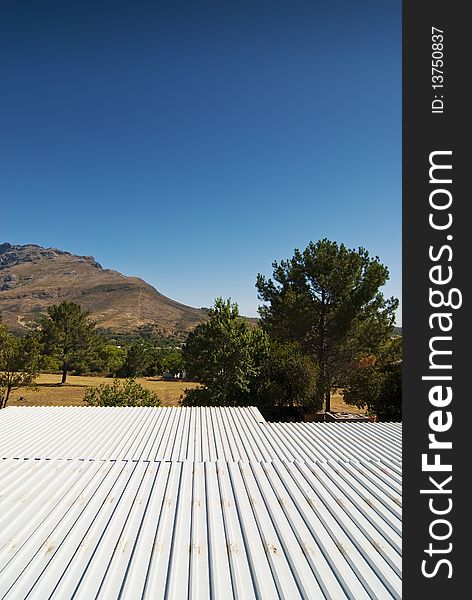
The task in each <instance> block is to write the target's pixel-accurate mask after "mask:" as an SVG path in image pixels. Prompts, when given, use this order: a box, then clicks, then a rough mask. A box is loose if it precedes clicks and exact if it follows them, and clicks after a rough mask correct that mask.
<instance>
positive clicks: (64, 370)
mask: <svg viewBox="0 0 472 600" xmlns="http://www.w3.org/2000/svg"><path fill="white" fill-rule="evenodd" d="M66 379H67V363H64V364H63V365H62V380H61V385H64V383H65V382H66Z"/></svg>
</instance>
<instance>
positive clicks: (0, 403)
mask: <svg viewBox="0 0 472 600" xmlns="http://www.w3.org/2000/svg"><path fill="white" fill-rule="evenodd" d="M10 392H11V388H10V387H7V388H6V390H5V395H4V396H2V397H1V398H0V409H1V408H5V406H6V405H7V402H8V399H9V398H10Z"/></svg>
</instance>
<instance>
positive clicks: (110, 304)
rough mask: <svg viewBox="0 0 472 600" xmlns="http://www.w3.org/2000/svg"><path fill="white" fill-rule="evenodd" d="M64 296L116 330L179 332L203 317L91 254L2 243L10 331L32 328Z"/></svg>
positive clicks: (1, 302)
mask: <svg viewBox="0 0 472 600" xmlns="http://www.w3.org/2000/svg"><path fill="white" fill-rule="evenodd" d="M63 300H69V301H73V302H77V303H78V304H80V305H81V306H83V307H84V308H85V309H86V310H88V311H89V312H90V315H91V317H92V318H93V319H94V320H95V321H96V322H97V324H98V326H99V327H101V328H103V329H109V330H111V331H115V332H132V331H135V330H137V329H138V328H139V327H140V326H143V325H150V326H152V327H153V328H154V329H155V330H156V332H158V333H162V334H164V335H178V334H179V333H181V334H183V333H186V332H188V331H190V330H191V329H193V328H194V327H195V326H196V325H197V324H198V323H200V322H201V321H203V320H204V318H205V315H206V313H205V311H203V310H201V309H198V308H193V307H191V306H187V305H185V304H183V303H181V302H178V301H176V300H172V299H171V298H168V297H167V296H165V295H164V294H162V293H161V292H159V291H158V290H157V289H156V288H155V287H154V286H152V285H150V284H149V283H147V282H146V281H144V280H143V279H141V278H140V277H137V276H127V275H123V274H122V273H120V272H119V271H116V270H112V269H107V268H104V267H103V266H102V265H101V264H100V263H99V262H98V261H97V260H96V259H95V258H94V257H93V256H85V255H84V256H81V255H77V254H73V253H71V252H68V251H65V250H61V249H58V248H45V247H43V246H39V245H37V244H24V245H20V244H11V243H9V242H4V243H2V244H0V314H1V315H2V317H3V321H4V323H5V324H7V325H8V326H9V327H10V329H12V330H14V331H17V332H22V331H25V330H27V329H29V328H31V327H33V326H34V324H35V323H36V322H37V321H38V319H39V318H40V316H41V315H43V314H44V313H45V312H46V309H47V307H48V306H50V305H52V304H56V303H58V302H61V301H63Z"/></svg>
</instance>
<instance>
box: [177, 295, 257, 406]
mask: <svg viewBox="0 0 472 600" xmlns="http://www.w3.org/2000/svg"><path fill="white" fill-rule="evenodd" d="M267 349H268V338H267V336H266V335H265V334H264V332H262V331H261V330H260V329H259V328H257V327H255V328H254V327H250V326H249V325H248V323H247V321H246V320H245V319H243V318H242V317H240V315H239V310H238V306H237V304H232V303H231V301H230V300H226V301H224V300H223V299H222V298H217V299H216V300H215V304H214V306H213V308H211V309H210V310H209V312H208V319H207V321H205V322H204V323H201V324H200V325H197V327H196V328H195V330H194V331H193V332H191V333H190V334H189V336H188V338H187V342H186V344H185V345H184V347H183V353H182V355H183V361H184V366H185V370H186V372H187V375H188V376H190V377H194V378H198V379H199V380H200V381H201V382H202V383H203V384H204V387H203V388H197V389H194V390H188V391H187V394H186V397H185V399H184V403H185V404H209V405H211V404H214V405H220V406H234V405H244V404H250V403H251V402H254V399H253V398H252V397H251V383H252V382H253V379H254V377H255V376H256V375H257V374H258V373H259V370H260V368H261V364H262V360H263V357H264V356H265V353H266V352H267Z"/></svg>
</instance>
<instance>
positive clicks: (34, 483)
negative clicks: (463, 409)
mask: <svg viewBox="0 0 472 600" xmlns="http://www.w3.org/2000/svg"><path fill="white" fill-rule="evenodd" d="M385 471H386V470H385V469H384V468H383V466H382V464H381V463H376V462H372V461H362V460H361V461H356V462H348V461H346V462H344V461H327V462H298V461H295V462H282V461H279V460H273V461H272V462H253V461H248V462H233V461H228V462H224V461H216V462H205V463H202V462H198V461H197V462H193V461H183V462H179V461H173V462H159V461H151V462H147V461H142V460H140V461H122V460H117V461H80V460H67V461H65V460H21V461H19V460H12V459H5V460H3V461H0V598H12V599H13V598H14V599H15V600H16V599H17V598H30V597H31V598H60V599H61V600H62V599H64V598H81V599H84V600H91V599H94V598H103V599H106V600H109V599H114V598H129V599H133V600H134V599H138V598H148V599H156V598H172V599H175V598H185V597H188V598H198V599H206V598H240V599H244V600H246V599H248V598H267V599H270V600H272V599H273V598H290V599H292V598H307V599H311V598H313V599H319V598H332V599H336V600H338V599H339V600H341V599H343V598H353V599H356V600H360V599H363V598H375V599H378V598H382V599H383V598H399V597H400V595H401V582H400V577H401V560H400V553H401V539H400V536H401V507H400V505H401V500H400V493H401V488H400V484H399V482H398V481H397V479H396V478H395V474H392V473H390V472H385Z"/></svg>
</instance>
